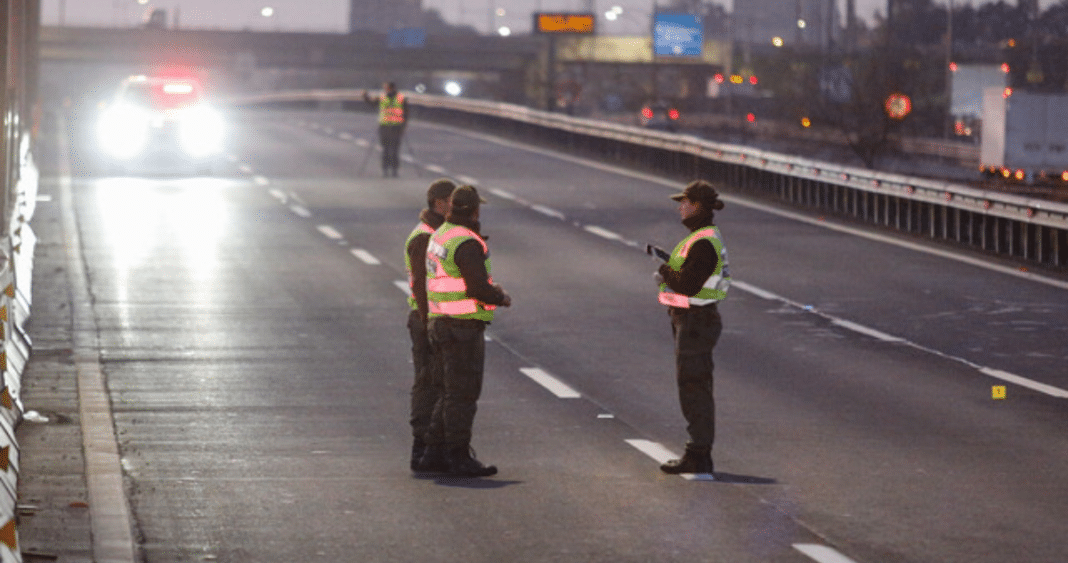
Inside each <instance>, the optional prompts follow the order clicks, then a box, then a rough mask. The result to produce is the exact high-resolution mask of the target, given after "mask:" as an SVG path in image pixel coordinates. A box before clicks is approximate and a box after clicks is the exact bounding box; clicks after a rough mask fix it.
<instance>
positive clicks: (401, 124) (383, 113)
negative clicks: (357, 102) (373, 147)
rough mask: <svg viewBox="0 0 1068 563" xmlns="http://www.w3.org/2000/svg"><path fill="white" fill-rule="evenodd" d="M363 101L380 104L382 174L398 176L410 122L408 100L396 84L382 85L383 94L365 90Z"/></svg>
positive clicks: (379, 128) (379, 136)
mask: <svg viewBox="0 0 1068 563" xmlns="http://www.w3.org/2000/svg"><path fill="white" fill-rule="evenodd" d="M363 101H365V102H367V103H369V104H378V142H379V143H380V144H381V145H382V176H383V177H389V176H393V177H394V178H396V177H397V170H398V169H399V168H400V147H401V141H402V139H403V137H404V129H405V127H406V126H407V124H408V100H407V99H405V97H404V94H401V93H398V92H397V86H396V84H394V83H392V82H386V83H385V84H383V85H382V95H381V96H378V97H377V98H374V97H371V96H369V95H368V94H367V92H366V91H365V92H364V93H363Z"/></svg>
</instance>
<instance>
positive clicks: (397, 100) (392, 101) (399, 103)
mask: <svg viewBox="0 0 1068 563" xmlns="http://www.w3.org/2000/svg"><path fill="white" fill-rule="evenodd" d="M378 124H379V125H404V95H403V94H397V95H396V96H394V97H392V98H390V97H389V96H386V95H385V94H382V97H380V98H378Z"/></svg>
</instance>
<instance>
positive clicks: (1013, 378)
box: [979, 367, 1068, 399]
mask: <svg viewBox="0 0 1068 563" xmlns="http://www.w3.org/2000/svg"><path fill="white" fill-rule="evenodd" d="M979 372H980V373H982V374H984V375H989V376H990V377H995V378H997V379H1000V380H1002V381H1007V382H1009V383H1015V384H1017V385H1019V386H1021V387H1027V388H1028V389H1032V390H1034V391H1038V392H1040V393H1045V394H1047V395H1052V396H1054V397H1058V398H1061V399H1068V391H1066V390H1064V389H1061V388H1060V387H1054V386H1052V385H1046V384H1045V383H1039V382H1038V381H1032V380H1030V379H1027V378H1026V377H1020V376H1019V375H1016V374H1013V373H1009V372H1007V371H1001V370H1000V369H994V368H986V367H984V368H982V369H980V370H979Z"/></svg>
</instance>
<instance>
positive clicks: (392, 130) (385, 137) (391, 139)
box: [378, 125, 404, 173]
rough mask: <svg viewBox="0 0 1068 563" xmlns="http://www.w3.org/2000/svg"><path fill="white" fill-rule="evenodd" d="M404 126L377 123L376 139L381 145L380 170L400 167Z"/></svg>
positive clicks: (385, 170)
mask: <svg viewBox="0 0 1068 563" xmlns="http://www.w3.org/2000/svg"><path fill="white" fill-rule="evenodd" d="M403 136H404V127H403V126H401V125H379V126H378V141H379V143H381V145H382V172H383V173H385V172H388V171H390V170H397V169H399V168H400V148H401V138H402V137H403Z"/></svg>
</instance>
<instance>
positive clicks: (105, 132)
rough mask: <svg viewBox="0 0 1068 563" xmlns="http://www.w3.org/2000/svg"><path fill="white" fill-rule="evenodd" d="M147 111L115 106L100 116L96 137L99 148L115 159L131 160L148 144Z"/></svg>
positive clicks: (132, 107) (134, 107)
mask: <svg viewBox="0 0 1068 563" xmlns="http://www.w3.org/2000/svg"><path fill="white" fill-rule="evenodd" d="M150 119H151V116H150V115H149V113H148V112H147V111H145V110H144V109H141V108H139V107H136V106H131V105H115V106H112V107H110V108H108V109H107V110H105V111H104V113H103V114H102V115H101V116H100V121H99V123H98V126H97V137H98V139H99V141H100V147H101V148H102V149H103V150H104V151H105V152H107V153H108V154H109V155H111V156H113V157H116V158H131V157H134V156H136V155H137V154H139V153H140V152H141V151H142V150H144V148H145V146H146V145H147V144H148V136H149V121H150Z"/></svg>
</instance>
